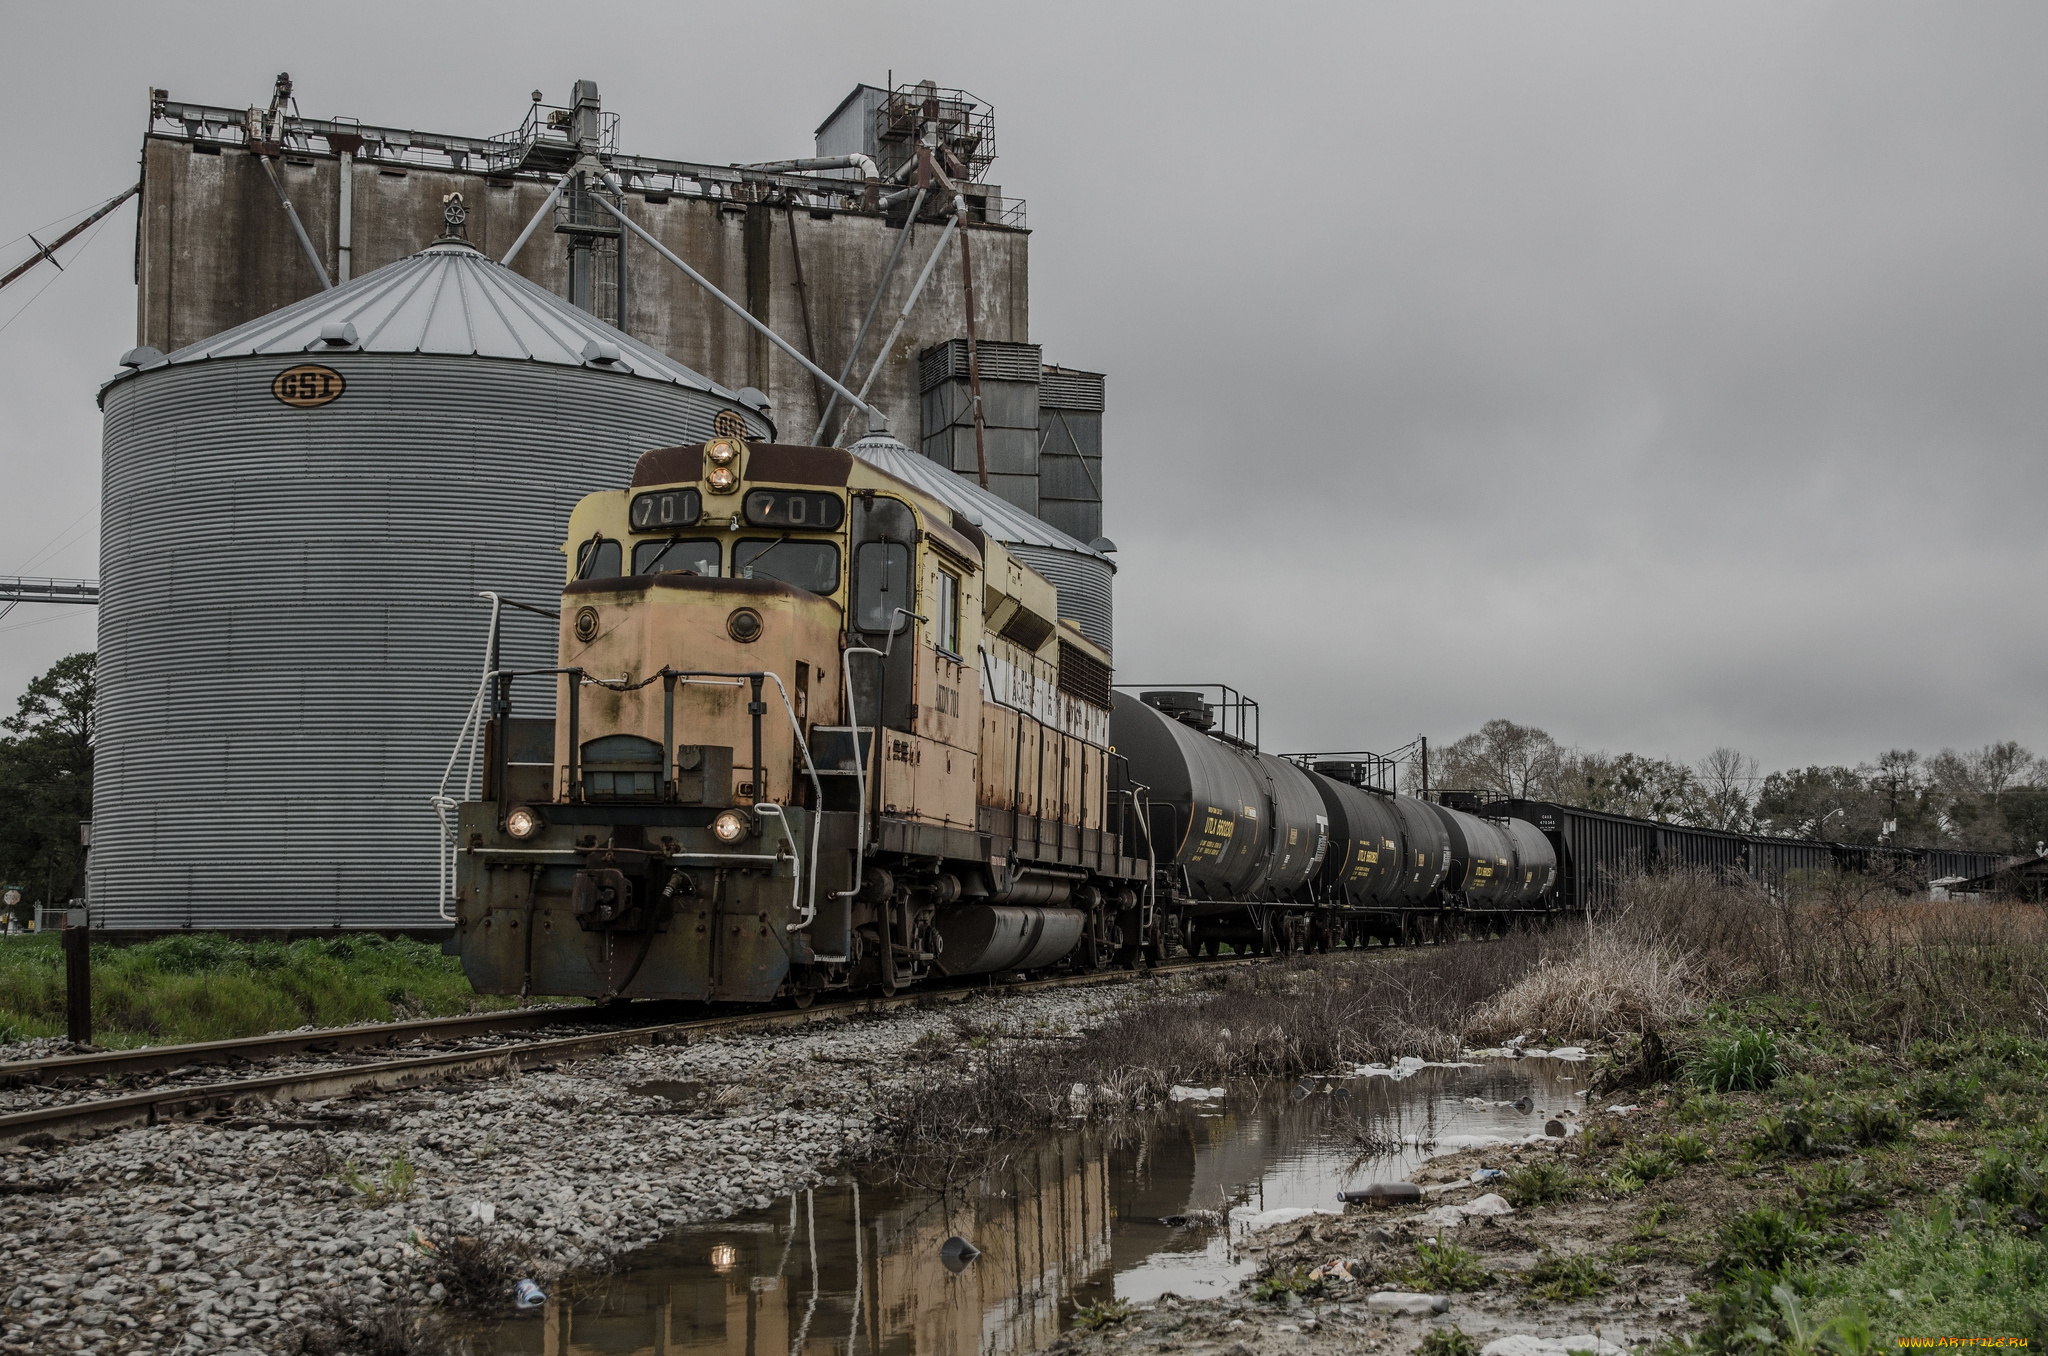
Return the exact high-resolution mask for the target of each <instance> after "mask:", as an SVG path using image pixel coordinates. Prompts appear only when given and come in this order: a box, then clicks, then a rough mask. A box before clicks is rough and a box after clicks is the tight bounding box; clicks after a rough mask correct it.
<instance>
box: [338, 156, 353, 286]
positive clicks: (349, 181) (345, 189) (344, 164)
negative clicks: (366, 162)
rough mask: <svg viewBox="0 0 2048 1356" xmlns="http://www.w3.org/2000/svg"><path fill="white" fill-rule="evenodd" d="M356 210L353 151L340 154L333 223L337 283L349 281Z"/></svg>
mask: <svg viewBox="0 0 2048 1356" xmlns="http://www.w3.org/2000/svg"><path fill="white" fill-rule="evenodd" d="M355 210H356V157H355V153H354V152H353V151H343V152H342V153H341V214H340V215H339V216H338V217H336V218H335V222H334V271H335V273H336V275H337V281H340V282H347V281H348V280H349V264H350V263H351V261H352V260H353V259H354V257H355V255H354V249H355Z"/></svg>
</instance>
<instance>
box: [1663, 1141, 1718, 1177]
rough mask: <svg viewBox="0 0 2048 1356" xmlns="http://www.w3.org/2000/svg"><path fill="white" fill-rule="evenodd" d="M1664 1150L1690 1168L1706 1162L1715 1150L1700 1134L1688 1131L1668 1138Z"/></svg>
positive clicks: (1675, 1160) (1673, 1158)
mask: <svg viewBox="0 0 2048 1356" xmlns="http://www.w3.org/2000/svg"><path fill="white" fill-rule="evenodd" d="M1664 1152H1665V1153H1667V1154H1669V1155H1670V1156H1671V1158H1672V1160H1673V1161H1674V1162H1677V1163H1679V1164H1681V1165H1682V1166H1684V1167H1688V1168H1689V1167H1691V1166H1692V1165H1693V1164H1695V1163H1704V1162H1706V1161H1707V1159H1708V1158H1709V1157H1711V1156H1712V1155H1713V1152H1714V1151H1713V1150H1712V1149H1709V1148H1708V1147H1707V1142H1706V1141H1705V1140H1703V1139H1701V1138H1700V1137H1699V1136H1698V1135H1695V1134H1692V1133H1690V1132H1686V1133H1681V1134H1676V1135H1673V1136H1671V1137H1670V1138H1669V1139H1666V1140H1665V1141H1664Z"/></svg>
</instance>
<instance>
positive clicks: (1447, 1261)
mask: <svg viewBox="0 0 2048 1356" xmlns="http://www.w3.org/2000/svg"><path fill="white" fill-rule="evenodd" d="M1401 1283H1402V1284H1403V1285H1406V1286H1408V1287H1409V1288H1410V1289H1414V1290H1423V1291H1429V1292H1432V1293H1433V1292H1436V1291H1439V1290H1480V1289H1484V1288H1485V1287H1486V1286H1489V1285H1491V1284H1493V1273H1492V1272H1490V1271H1488V1270H1487V1269H1486V1264H1485V1263H1484V1262H1482V1261H1480V1259H1479V1254H1478V1253H1476V1252H1474V1251H1472V1249H1470V1248H1461V1247H1459V1246H1458V1245H1457V1244H1456V1243H1446V1242H1445V1241H1444V1236H1443V1235H1442V1234H1438V1235H1437V1236H1436V1241H1434V1242H1425V1243H1417V1244H1416V1245H1415V1260H1414V1261H1413V1262H1412V1263H1410V1264H1409V1265H1408V1267H1407V1268H1406V1269H1404V1270H1403V1271H1402V1272H1401Z"/></svg>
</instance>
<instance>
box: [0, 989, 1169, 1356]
mask: <svg viewBox="0 0 2048 1356" xmlns="http://www.w3.org/2000/svg"><path fill="white" fill-rule="evenodd" d="M1164 988H1165V985H1164V984H1161V983H1159V982H1157V981H1154V982H1147V983H1144V984H1141V985H1133V984H1123V983H1117V984H1110V985H1103V986H1095V987H1088V988H1079V989H1064V990H1061V989H1054V990H1045V991H1036V992H1028V993H1013V994H1004V993H1001V992H997V993H994V994H983V995H979V996H976V997H975V998H973V999H970V1000H967V1002H966V1003H965V1004H964V1005H963V1004H959V1003H947V1004H943V1005H939V1006H935V1007H932V1008H926V1009H911V1010H904V1011H901V1012H897V1013H892V1014H888V1015H885V1016H879V1017H867V1018H859V1019H855V1020H850V1021H846V1022H838V1023H826V1024H820V1025H814V1026H810V1027H806V1028H802V1029H800V1030H796V1031H791V1032H786V1033H778V1032H770V1033H766V1034H754V1035H735V1036H728V1037H721V1038H716V1039H710V1040H705V1041H703V1042H701V1043H697V1044H692V1045H686V1046H654V1047H636V1048H633V1049H630V1050H626V1051H623V1052H620V1053H618V1054H614V1055H609V1056H605V1057H601V1058H593V1059H587V1060H581V1061H577V1062H575V1063H573V1064H565V1065H562V1066H560V1067H558V1068H555V1069H551V1070H545V1071H534V1072H529V1073H526V1074H523V1075H518V1076H514V1077H510V1078H505V1079H499V1080H495V1081H492V1082H489V1083H476V1084H468V1085H450V1086H445V1087H440V1088H433V1089H428V1090H424V1091H415V1092H400V1093H391V1094H385V1095H382V1096H369V1097H359V1098H354V1099H350V1100H348V1101H346V1102H340V1101H337V1102H334V1103H327V1104H320V1103H305V1104H292V1105H280V1106H269V1107H265V1108H263V1109H260V1110H253V1111H248V1110H245V1111H243V1112H241V1113H238V1114H240V1115H241V1116H243V1117H246V1118H247V1119H241V1120H232V1121H227V1122H225V1123H203V1122H175V1123H171V1124H165V1125H157V1126H152V1127H149V1128H147V1129H137V1130H131V1131H124V1132H120V1133H117V1134H110V1135H107V1136H104V1137H102V1138H99V1139H96V1140H89V1141H83V1142H77V1143H72V1144H65V1145H54V1146H46V1147H43V1148H13V1149H9V1150H7V1151H5V1153H4V1154H0V1286H4V1287H5V1290H4V1292H0V1351H8V1352H60V1351H61V1352H77V1351H87V1352H113V1351H165V1352H169V1351H180V1350H182V1351H195V1352H196V1351H204V1352H208V1353H215V1352H236V1351H250V1352H289V1351H292V1350H294V1349H295V1348H296V1345H297V1340H298V1339H297V1334H298V1331H299V1329H300V1328H301V1327H302V1326H303V1325H304V1324H306V1323H308V1322H312V1321H316V1320H317V1319H318V1318H319V1316H320V1315H321V1313H322V1311H323V1309H324V1308H326V1307H327V1306H330V1305H332V1304H334V1303H336V1302H342V1303H346V1304H348V1305H350V1306H356V1307H358V1308H360V1307H362V1306H368V1307H372V1308H374V1307H377V1306H390V1305H396V1304H401V1303H407V1302H416V1301H424V1302H426V1303H428V1304H433V1303H434V1302H436V1301H438V1300H439V1299H441V1297H442V1296H441V1293H439V1292H436V1291H435V1290H434V1289H433V1287H432V1284H431V1278H432V1276H433V1274H434V1272H435V1270H436V1260H435V1258H434V1257H433V1255H432V1253H431V1251H430V1250H431V1249H432V1248H434V1247H438V1246H439V1245H440V1244H442V1243H445V1242H446V1241H448V1240H450V1239H452V1238H453V1237H455V1236H456V1235H458V1234H463V1235H471V1236H480V1237H484V1238H487V1239H495V1240H497V1241H500V1242H503V1243H505V1244H506V1245H508V1246H509V1247H511V1248H514V1249H517V1250H519V1251H521V1252H522V1253H523V1254H524V1255H525V1256H526V1257H527V1258H528V1259H529V1265H528V1269H529V1270H530V1272H531V1274H532V1275H534V1276H535V1277H536V1278H538V1279H539V1280H540V1281H541V1282H542V1283H543V1284H549V1283H551V1282H552V1281H553V1280H554V1278H556V1277H557V1276H559V1275H561V1274H562V1273H563V1272H565V1271H568V1270H571V1269H577V1268H588V1267H592V1266H595V1265H599V1264H602V1263H604V1262H606V1261H607V1260H609V1259H611V1258H614V1257H616V1256H618V1255H619V1254H621V1253H624V1252H628V1251H630V1250H632V1249H634V1248H638V1247H641V1246H644V1245H645V1244H648V1243H651V1242H653V1241H654V1240H656V1239H658V1238H659V1237H661V1236H662V1235H663V1234H664V1233H665V1232H667V1231H668V1230H669V1229H671V1228H673V1227H675V1226H677V1225H681V1224H686V1223H692V1222H696V1221H701V1220H709V1219H722V1218H726V1217H729V1216H731V1215H733V1214H734V1213H736V1212H738V1211H741V1210H746V1209H754V1208H760V1207H765V1206H767V1205H768V1204H770V1203H771V1201H772V1200H773V1199H774V1198H775V1197H777V1196H779V1195H782V1194H785V1193H787V1192H790V1191H792V1190H797V1189H800V1188H802V1187H805V1186H812V1185H816V1184H817V1183H818V1182H819V1181H821V1180H822V1178H823V1177H824V1175H825V1174H826V1173H827V1172H828V1171H830V1170H831V1168H832V1167H833V1166H834V1165H835V1164H836V1163H838V1162H840V1161H842V1160H844V1159H846V1158H848V1157H850V1156H853V1155H857V1154H858V1153H860V1152H861V1151H862V1150H863V1149H864V1148H866V1147H867V1146H869V1145H870V1144H871V1143H872V1140H873V1136H874V1134H875V1118H874V1111H875V1108H876V1105H877V1103H878V1100H879V1098H880V1097H882V1096H883V1095H886V1094H887V1093H889V1092H890V1091H892V1090H893V1089H894V1088H896V1087H898V1086H899V1085H900V1084H901V1083H902V1082H903V1081H904V1080H906V1079H907V1078H909V1077H911V1076H913V1075H914V1074H915V1073H916V1072H917V1071H918V1070H919V1069H920V1067H921V1062H922V1059H923V1053H922V1052H923V1050H924V1049H925V1048H927V1047H929V1046H930V1045H931V1044H932V1043H931V1042H929V1041H928V1042H927V1047H920V1046H919V1045H918V1041H919V1039H920V1037H924V1036H925V1035H926V1033H928V1032H940V1033H943V1034H945V1035H946V1036H947V1037H948V1040H947V1041H946V1042H943V1043H944V1044H950V1043H951V1037H952V1034H953V1030H954V1026H953V1024H954V1019H955V1017H956V1016H959V1015H968V1016H970V1017H971V1019H972V1020H973V1021H974V1022H975V1023H976V1025H977V1027H978V1028H980V1029H983V1030H995V1031H999V1032H1000V1031H1004V1030H1009V1031H1016V1032H1018V1033H1020V1034H1029V1035H1031V1036H1033V1037H1035V1038H1041V1039H1042V1038H1043V1037H1044V1036H1045V1035H1047V1034H1052V1033H1061V1032H1066V1033H1075V1032H1079V1031H1081V1030H1084V1029H1086V1028H1087V1027H1089V1026H1091V1025H1094V1024H1095V1023H1097V1022H1099V1021H1101V1020H1103V1019H1104V1018H1106V1017H1107V1016H1109V1015H1110V1014H1112V1013H1113V1012H1115V1011H1117V1010H1118V1009H1119V1008H1122V1007H1125V1006H1128V1005H1130V1004H1132V1003H1134V1002H1139V1001H1143V1000H1144V999H1147V998H1150V997H1153V996H1156V995H1157V994H1159V993H1160V992H1162V991H1163V990H1164ZM995 1039H996V1040H997V1041H998V1042H1000V1041H1002V1040H1003V1039H1004V1037H1002V1036H1000V1035H998V1036H996V1037H995ZM647 1084H656V1085H662V1086H658V1087H656V1088H654V1089H645V1087H644V1085H647ZM633 1089H643V1090H642V1091H640V1092H635V1091H633ZM258 1117H267V1118H268V1119H262V1120H259V1119H256V1118H258ZM408 1177H409V1178H410V1180H409V1182H408ZM408 1187H409V1190H408ZM486 1217H491V1222H488V1223H487V1222H485V1219H486ZM422 1244H424V1245H425V1247H423V1246H422ZM508 1298H509V1296H508Z"/></svg>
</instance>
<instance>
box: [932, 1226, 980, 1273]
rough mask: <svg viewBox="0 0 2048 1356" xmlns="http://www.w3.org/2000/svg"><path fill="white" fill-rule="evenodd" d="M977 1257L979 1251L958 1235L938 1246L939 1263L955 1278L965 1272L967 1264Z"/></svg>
mask: <svg viewBox="0 0 2048 1356" xmlns="http://www.w3.org/2000/svg"><path fill="white" fill-rule="evenodd" d="M979 1256H981V1249H980V1248H977V1247H975V1246H974V1245H973V1244H972V1243H969V1242H968V1241H967V1240H966V1239H964V1238H962V1237H960V1235H958V1234H954V1235H953V1236H952V1237H951V1238H949V1239H947V1240H946V1241H945V1242H944V1243H942V1244H940V1245H939V1261H940V1262H941V1263H942V1264H943V1265H944V1266H945V1268H946V1270H948V1271H950V1272H952V1273H953V1274H954V1275H955V1276H957V1275H959V1274H960V1273H961V1272H963V1271H965V1270H967V1264H968V1263H969V1262H972V1261H973V1260H974V1259H975V1258H977V1257H979Z"/></svg>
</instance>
